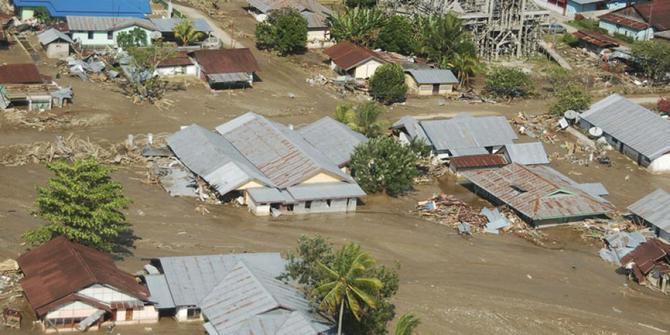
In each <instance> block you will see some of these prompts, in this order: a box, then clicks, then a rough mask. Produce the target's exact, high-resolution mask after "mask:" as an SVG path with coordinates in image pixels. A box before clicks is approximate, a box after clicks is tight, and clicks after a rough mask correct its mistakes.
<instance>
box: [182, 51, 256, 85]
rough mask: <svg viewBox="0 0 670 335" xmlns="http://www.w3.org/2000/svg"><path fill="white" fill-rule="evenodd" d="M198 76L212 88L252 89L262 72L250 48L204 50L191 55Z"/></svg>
mask: <svg viewBox="0 0 670 335" xmlns="http://www.w3.org/2000/svg"><path fill="white" fill-rule="evenodd" d="M189 56H190V57H191V58H193V60H194V61H195V63H196V72H197V76H198V77H199V78H200V79H202V80H203V81H204V82H206V83H207V84H208V85H209V86H210V87H211V88H213V89H218V88H232V87H251V86H253V85H254V78H255V76H256V72H258V71H259V70H260V68H259V67H258V63H257V62H256V58H255V57H254V55H253V54H252V53H251V50H249V49H248V48H240V49H211V50H210V49H202V50H197V51H193V52H191V53H189Z"/></svg>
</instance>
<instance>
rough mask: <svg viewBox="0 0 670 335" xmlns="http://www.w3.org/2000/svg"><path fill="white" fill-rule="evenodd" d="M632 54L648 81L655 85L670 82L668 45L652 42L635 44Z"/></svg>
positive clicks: (669, 51)
mask: <svg viewBox="0 0 670 335" xmlns="http://www.w3.org/2000/svg"><path fill="white" fill-rule="evenodd" d="M632 54H633V57H635V58H636V59H637V62H638V63H639V64H640V66H641V67H642V72H643V73H644V75H645V76H646V77H647V78H648V79H649V80H651V81H652V82H654V83H657V84H661V83H667V82H669V81H670V78H669V77H668V73H670V44H668V43H663V42H657V41H653V40H651V41H640V42H636V43H635V44H633V47H632Z"/></svg>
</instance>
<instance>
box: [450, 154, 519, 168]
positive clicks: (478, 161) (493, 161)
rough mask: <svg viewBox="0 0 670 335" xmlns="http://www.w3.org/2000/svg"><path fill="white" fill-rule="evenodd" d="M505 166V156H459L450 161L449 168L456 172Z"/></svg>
mask: <svg viewBox="0 0 670 335" xmlns="http://www.w3.org/2000/svg"><path fill="white" fill-rule="evenodd" d="M505 164H507V160H506V159H505V156H503V155H497V154H485V155H472V156H459V157H452V158H451V159H450V160H449V166H450V167H452V168H454V169H456V170H460V169H474V168H487V167H498V166H503V165H505Z"/></svg>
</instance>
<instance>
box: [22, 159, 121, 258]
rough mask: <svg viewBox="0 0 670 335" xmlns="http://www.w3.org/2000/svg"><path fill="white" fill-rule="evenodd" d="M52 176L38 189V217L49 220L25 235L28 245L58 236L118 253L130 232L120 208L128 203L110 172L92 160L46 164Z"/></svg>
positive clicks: (119, 185)
mask: <svg viewBox="0 0 670 335" xmlns="http://www.w3.org/2000/svg"><path fill="white" fill-rule="evenodd" d="M47 167H48V168H49V170H51V171H52V172H53V173H54V174H55V177H54V178H52V179H51V180H49V183H48V184H47V186H46V187H40V188H38V190H37V192H38V195H37V201H36V202H35V204H36V206H37V215H39V216H40V217H41V218H43V219H44V220H46V221H48V223H47V224H44V225H42V226H39V227H38V228H36V229H34V230H30V231H28V232H26V233H25V234H24V236H23V237H24V239H25V240H26V241H27V242H29V243H31V244H41V243H44V242H47V241H49V240H51V239H53V238H55V237H57V236H65V237H66V238H68V239H69V240H72V241H77V242H79V243H82V244H85V245H88V246H91V247H93V248H96V249H100V250H104V251H120V250H121V248H122V247H123V246H124V245H126V244H127V241H124V238H125V237H127V234H129V233H130V225H129V224H128V223H127V222H126V218H125V216H124V214H123V213H122V212H121V210H122V209H124V208H126V206H127V205H128V204H129V203H130V201H129V200H128V199H127V198H126V197H125V196H124V195H123V187H122V186H121V184H119V183H117V182H115V181H113V180H112V178H111V176H110V174H111V169H110V168H108V167H105V166H103V165H100V164H99V163H98V162H97V161H95V160H93V159H86V160H78V161H75V162H73V163H71V164H68V163H66V162H63V161H58V162H54V163H51V164H49V165H47Z"/></svg>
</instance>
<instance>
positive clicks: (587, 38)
mask: <svg viewBox="0 0 670 335" xmlns="http://www.w3.org/2000/svg"><path fill="white" fill-rule="evenodd" d="M572 35H573V36H574V37H576V38H577V39H578V40H579V44H580V45H581V46H582V47H583V48H585V49H586V50H589V51H591V52H593V53H595V54H600V53H601V52H602V51H603V50H605V49H612V48H614V47H618V46H619V42H618V41H617V40H615V39H613V38H612V37H610V36H608V35H607V34H603V33H599V32H595V31H586V30H579V31H576V32H574V33H572Z"/></svg>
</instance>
